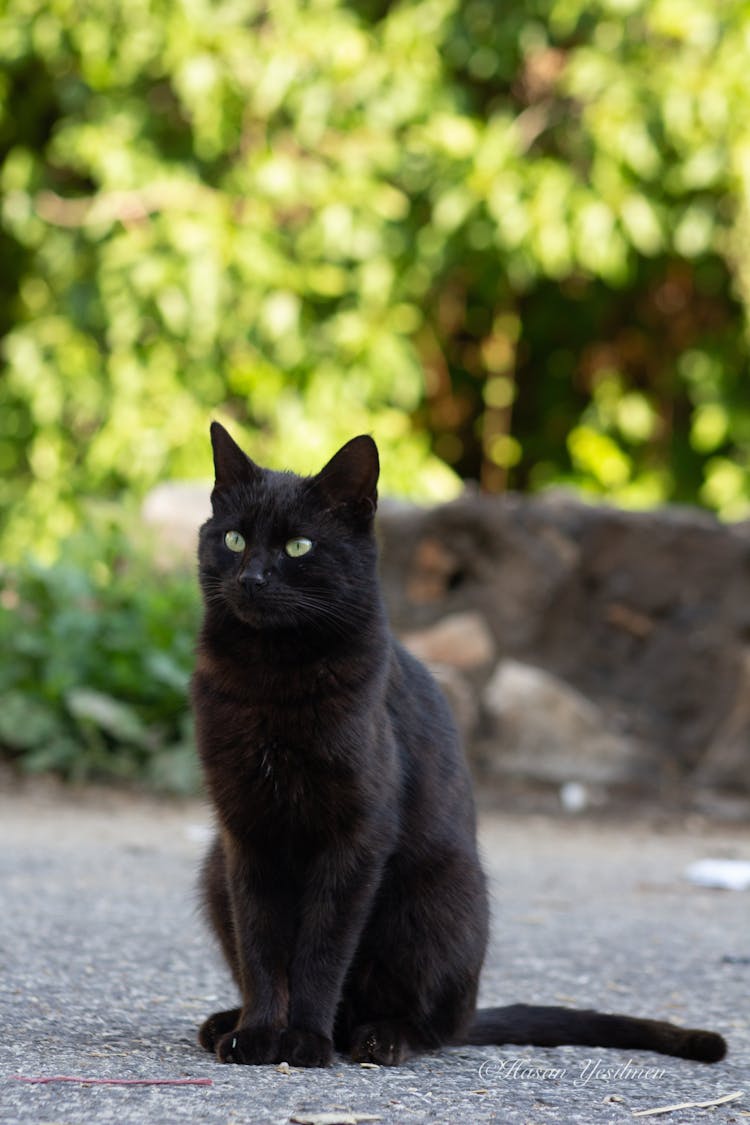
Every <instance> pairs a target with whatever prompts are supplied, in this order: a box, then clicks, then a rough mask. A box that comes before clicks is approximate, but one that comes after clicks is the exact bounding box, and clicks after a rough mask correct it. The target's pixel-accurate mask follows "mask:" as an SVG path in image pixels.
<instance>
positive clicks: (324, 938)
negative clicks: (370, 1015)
mask: <svg viewBox="0 0 750 1125" xmlns="http://www.w3.org/2000/svg"><path fill="white" fill-rule="evenodd" d="M381 868H382V860H381V859H380V857H379V855H378V854H377V849H373V851H372V854H371V856H370V857H369V858H367V859H365V860H364V861H363V860H360V861H359V862H357V863H353V862H352V860H351V858H349V857H347V858H343V857H342V854H341V852H336V853H333V852H331V853H323V854H322V855H320V856H319V857H318V858H317V859H316V860H315V861H314V863H313V864H312V866H311V868H310V870H309V874H308V879H307V881H306V885H305V891H304V896H303V906H302V923H301V925H300V928H299V931H298V933H297V938H296V942H295V952H294V957H293V959H292V965H291V970H290V974H289V1026H288V1027H287V1029H286V1030H285V1031H284V1032H283V1034H282V1036H281V1041H280V1058H281V1059H283V1060H284V1061H286V1062H288V1063H289V1064H290V1066H327V1065H328V1064H329V1063H330V1062H331V1060H332V1058H333V1024H334V1017H335V1014H336V1008H337V1007H338V1004H339V1000H340V998H341V990H342V987H343V983H344V978H345V976H346V972H347V970H348V968H349V965H350V964H351V961H352V958H353V957H354V953H355V951H356V948H357V944H358V942H359V938H360V934H361V932H362V927H363V925H364V923H365V920H366V918H367V915H368V913H369V909H370V906H371V903H372V900H373V897H374V894H375V891H376V889H377V885H378V881H379V875H380V870H381Z"/></svg>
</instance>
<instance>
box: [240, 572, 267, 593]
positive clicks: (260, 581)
mask: <svg viewBox="0 0 750 1125" xmlns="http://www.w3.org/2000/svg"><path fill="white" fill-rule="evenodd" d="M240 582H241V583H242V585H243V586H244V587H245V589H246V590H247V591H248V592H252V591H253V590H260V589H261V588H262V587H263V586H267V585H268V571H267V570H262V569H261V567H259V566H248V567H246V568H245V570H243V571H242V574H241V575H240Z"/></svg>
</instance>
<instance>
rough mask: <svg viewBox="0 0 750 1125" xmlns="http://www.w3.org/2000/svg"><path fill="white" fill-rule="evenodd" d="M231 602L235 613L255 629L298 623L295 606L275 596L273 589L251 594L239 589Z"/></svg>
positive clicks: (244, 622) (286, 626) (275, 627)
mask: <svg viewBox="0 0 750 1125" xmlns="http://www.w3.org/2000/svg"><path fill="white" fill-rule="evenodd" d="M229 604H230V607H231V609H232V612H233V613H234V615H235V616H236V617H238V618H239V619H240V621H242V622H243V624H245V625H250V626H252V628H253V629H281V628H289V627H291V626H293V625H295V624H297V621H296V615H295V613H294V607H293V606H291V605H290V604H289V603H288V601H287V600H286V599H284V598H279V597H277V596H274V593H273V591H267V590H258V591H256V592H254V593H252V594H249V593H247V592H246V591H245V590H238V591H236V592H235V593H234V594H233V596H232V597H231V599H230V600H229Z"/></svg>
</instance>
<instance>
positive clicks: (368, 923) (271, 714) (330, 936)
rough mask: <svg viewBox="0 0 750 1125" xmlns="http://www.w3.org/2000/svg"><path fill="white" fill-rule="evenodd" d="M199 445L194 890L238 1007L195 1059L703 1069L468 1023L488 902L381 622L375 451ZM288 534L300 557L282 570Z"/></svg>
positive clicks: (428, 716)
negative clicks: (643, 1061) (524, 1052)
mask: <svg viewBox="0 0 750 1125" xmlns="http://www.w3.org/2000/svg"><path fill="white" fill-rule="evenodd" d="M211 437H212V442H213V448H214V463H215V469H216V484H215V488H214V491H213V494H212V504H213V516H212V518H211V519H210V520H208V522H207V523H206V524H205V525H204V526H203V528H202V529H201V534H200V552H199V557H200V580H201V586H202V590H203V596H204V601H205V618H204V622H203V628H202V631H201V637H200V644H199V655H198V662H197V668H196V673H195V677H194V681H193V700H194V706H195V713H196V719H197V726H198V740H199V747H200V754H201V759H202V763H203V768H204V773H205V778H206V783H207V786H208V791H209V794H210V796H211V799H212V801H213V804H214V807H215V810H216V815H217V820H218V833H217V836H216V839H215V841H214V843H213V846H212V847H211V850H210V851H209V854H208V856H207V858H206V861H205V865H204V869H203V876H202V886H203V892H204V899H205V904H206V909H207V914H208V917H209V919H210V921H211V924H212V926H213V929H214V930H215V932H216V934H217V937H218V939H219V942H220V944H221V947H222V949H223V952H224V955H225V957H226V959H227V962H228V964H229V966H230V968H231V970H232V973H233V975H234V977H235V980H236V982H237V985H238V988H239V991H240V995H241V1000H242V1003H241V1006H240V1007H238V1008H234V1009H231V1010H229V1011H225V1012H217V1013H215V1014H214V1015H212V1016H210V1017H209V1018H208V1019H207V1020H206V1021H205V1023H204V1024H203V1026H202V1028H201V1030H200V1036H199V1037H200V1042H201V1043H202V1044H203V1046H204V1047H206V1048H207V1049H208V1050H210V1051H214V1052H215V1053H216V1055H217V1056H218V1058H219V1059H221V1060H222V1061H224V1062H238V1063H275V1062H279V1061H280V1060H282V1059H285V1060H286V1061H287V1062H289V1063H290V1064H291V1065H293V1066H325V1065H326V1064H328V1063H329V1062H330V1061H331V1059H332V1056H333V1052H334V1049H336V1050H339V1051H342V1052H347V1053H348V1054H350V1055H351V1057H352V1058H353V1059H355V1060H358V1061H368V1062H375V1063H382V1064H388V1065H390V1064H396V1063H399V1062H401V1061H402V1060H403V1059H405V1058H406V1057H407V1056H408V1055H410V1054H411V1053H413V1052H418V1051H425V1050H429V1049H433V1048H436V1047H439V1046H441V1045H442V1044H447V1043H454V1044H456V1043H534V1044H538V1045H544V1046H551V1045H554V1044H558V1043H580V1044H586V1045H588V1046H593V1045H598V1046H617V1047H626V1048H628V1049H633V1048H639V1047H640V1048H647V1049H651V1050H656V1051H662V1052H665V1053H667V1054H674V1055H681V1056H684V1057H687V1058H695V1059H702V1060H704V1061H714V1060H716V1059H718V1058H720V1057H721V1056H722V1055H723V1053H724V1050H725V1046H724V1041H723V1040H722V1039H721V1037H720V1036H718V1035H715V1034H713V1033H710V1032H703V1031H690V1030H683V1029H680V1028H676V1027H674V1026H672V1025H670V1024H667V1023H658V1022H656V1021H651V1020H636V1019H630V1018H629V1017H626V1016H610V1015H602V1014H600V1013H597V1012H576V1011H570V1010H567V1009H564V1008H538V1007H537V1008H534V1007H526V1006H524V1005H513V1006H511V1007H508V1008H497V1009H490V1010H485V1011H482V1012H476V1011H475V1005H476V995H477V986H478V982H479V974H480V970H481V967H482V961H483V959H484V953H485V947H486V942H487V927H488V907H487V894H486V888H485V880H484V875H483V872H482V869H481V866H480V863H479V858H478V855H477V846H476V826H475V815H474V803H473V798H472V793H471V786H470V781H469V775H468V771H467V768H466V765H465V763H464V759H463V756H462V754H461V750H460V747H459V744H458V739H457V735H456V732H455V728H454V725H453V722H452V719H451V715H450V712H449V709H448V707H447V704H446V703H445V700H444V699H443V697H442V695H441V693H440V692H439V690H438V689H437V687H436V686H435V683H434V682H433V680H432V678H431V677H430V675H429V673H428V672H427V671H426V669H425V668H424V667H423V666H422V665H421V664H420V663H419V662H418V661H416V660H415V659H414V658H413V657H411V656H410V655H409V654H408V653H407V652H406V651H405V650H404V649H403V648H402V647H401V646H400V645H399V644H398V642H397V641H396V640H395V639H394V638H393V637H392V635H391V634H390V632H389V629H388V625H387V622H386V616H385V612H384V609H383V603H382V598H381V593H380V587H379V584H378V579H377V571H376V562H377V558H376V554H377V553H376V547H375V540H374V536H373V526H372V525H373V516H374V512H375V507H376V502H377V492H376V488H377V479H378V455H377V449H376V446H375V443H374V442H373V441H372V440H371V439H370V438H369V437H364V436H363V437H358V438H354V439H353V441H350V442H349V443H348V444H347V445H345V446H344V448H343V449H341V450H340V451H339V452H338V453H337V454H336V456H335V457H334V458H333V459H332V460H331V461H330V462H329V463H328V465H326V467H325V468H324V469H323V470H322V472H321V473H319V474H318V475H317V476H316V477H312V478H300V477H297V476H294V475H293V474H291V473H276V472H271V471H269V470H267V469H261V468H259V467H258V466H257V465H255V464H254V463H253V462H252V461H250V459H249V458H248V457H246V455H245V454H244V453H243V452H242V451H241V450H240V449H239V447H238V446H237V445H236V444H235V443H234V442H233V441H232V439H231V438H230V436H229V434H228V433H227V432H226V430H224V429H223V428H222V427H221V426H219V425H218V424H217V423H214V424H213V426H212V428H211ZM229 531H235V532H239V533H240V534H241V535H242V537H243V538H244V540H245V543H246V546H245V549H244V550H243V551H241V552H233V551H231V550H230V549H229V548H228V547H227V546H226V545H225V542H224V536H225V534H226V533H227V532H229ZM299 537H304V538H306V539H308V540H310V541H311V542H312V544H313V546H312V548H311V549H310V550H309V551H308V553H307V554H304V555H303V556H301V557H299V558H290V557H289V556H288V554H287V553H286V552H285V550H284V547H285V544H286V542H287V541H288V540H290V539H292V538H299Z"/></svg>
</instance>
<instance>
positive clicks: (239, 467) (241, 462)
mask: <svg viewBox="0 0 750 1125" xmlns="http://www.w3.org/2000/svg"><path fill="white" fill-rule="evenodd" d="M211 445H212V447H213V451H214V474H215V477H216V483H215V484H214V492H224V491H226V490H227V489H229V488H232V487H233V486H234V485H236V484H249V483H250V482H251V481H254V480H256V479H257V478H258V477H259V476H260V474H261V471H262V470H261V469H259V468H258V466H257V465H256V464H255V462H254V461H251V460H250V458H249V457H248V456H247V454H246V453H243V452H242V450H241V449H240V447H239V445H238V444H237V442H236V441H235V440H234V439H233V438H231V437H230V436H229V434H228V433H227V431H226V430H225V429H224V427H223V426H222V425H221V423H220V422H212V423H211Z"/></svg>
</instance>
